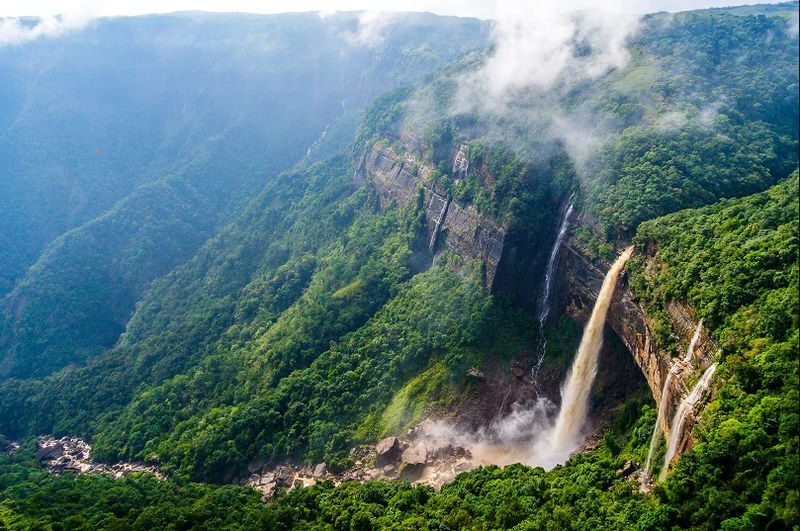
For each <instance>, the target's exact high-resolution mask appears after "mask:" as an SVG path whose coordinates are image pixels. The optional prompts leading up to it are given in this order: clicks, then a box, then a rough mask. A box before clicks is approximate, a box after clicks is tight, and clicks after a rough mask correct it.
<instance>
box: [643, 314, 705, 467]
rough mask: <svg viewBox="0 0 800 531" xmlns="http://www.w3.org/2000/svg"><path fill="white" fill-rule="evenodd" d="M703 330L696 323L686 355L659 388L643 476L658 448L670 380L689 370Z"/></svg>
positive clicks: (668, 397)
mask: <svg viewBox="0 0 800 531" xmlns="http://www.w3.org/2000/svg"><path fill="white" fill-rule="evenodd" d="M702 330H703V320H702V319H700V321H699V322H698V323H697V327H696V328H695V329H694V335H693V336H692V340H691V341H690V342H689V348H688V349H686V355H685V356H684V357H683V359H682V360H681V361H679V362H675V363H673V364H672V367H670V369H669V373H667V377H666V378H665V379H664V385H662V386H661V402H660V403H659V405H658V417H657V418H656V425H655V426H653V435H652V436H651V437H650V450H649V451H648V452H647V463H646V464H645V466H644V472H645V474H650V467H651V466H652V464H653V455H654V454H655V451H656V447H657V446H658V435H659V433H660V432H661V424H662V423H663V421H664V419H665V418H666V416H667V408H669V399H670V391H671V389H672V380H674V379H675V376H677V374H678V371H680V369H681V368H687V369H689V368H691V367H692V359H693V355H694V349H695V348H696V347H697V342H698V340H699V339H700V332H701V331H702Z"/></svg>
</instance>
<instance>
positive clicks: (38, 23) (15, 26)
mask: <svg viewBox="0 0 800 531" xmlns="http://www.w3.org/2000/svg"><path fill="white" fill-rule="evenodd" d="M90 20H91V19H90V17H88V16H84V15H59V16H47V17H40V18H38V19H29V20H23V19H20V18H3V19H0V47H2V46H12V45H19V44H25V43H26V42H30V41H34V40H36V39H40V38H46V37H60V36H62V35H65V34H67V33H70V32H72V31H77V30H80V29H83V28H84V27H86V25H87V24H88V23H89V21H90Z"/></svg>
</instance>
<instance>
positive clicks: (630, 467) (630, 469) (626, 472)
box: [617, 461, 638, 478]
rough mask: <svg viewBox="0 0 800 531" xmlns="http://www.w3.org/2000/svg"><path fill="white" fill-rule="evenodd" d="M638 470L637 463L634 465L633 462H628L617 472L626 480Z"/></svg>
mask: <svg viewBox="0 0 800 531" xmlns="http://www.w3.org/2000/svg"><path fill="white" fill-rule="evenodd" d="M637 468H638V465H637V463H634V462H633V461H626V462H625V464H624V465H623V466H622V468H620V469H619V470H617V474H620V475H621V476H622V477H625V478H626V477H628V476H630V475H631V474H633V473H634V472H636V469H637Z"/></svg>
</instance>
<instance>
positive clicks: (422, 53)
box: [0, 13, 486, 378]
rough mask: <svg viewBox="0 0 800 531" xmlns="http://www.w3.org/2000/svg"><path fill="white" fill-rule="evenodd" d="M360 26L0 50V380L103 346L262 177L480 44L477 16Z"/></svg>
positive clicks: (285, 26) (77, 41)
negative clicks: (372, 29)
mask: <svg viewBox="0 0 800 531" xmlns="http://www.w3.org/2000/svg"><path fill="white" fill-rule="evenodd" d="M358 24H359V22H358V18H357V16H356V15H355V14H341V15H339V16H336V17H331V18H329V19H326V20H324V21H323V20H322V19H321V18H320V17H319V16H317V15H316V14H305V15H277V16H256V15H220V16H217V17H214V16H208V15H203V14H197V13H194V14H193V13H183V14H174V15H158V16H147V17H135V18H115V19H102V20H100V21H97V22H96V23H94V24H93V25H91V26H90V27H89V28H87V29H86V30H85V31H82V32H79V33H76V34H74V35H67V36H65V37H64V38H60V39H57V40H44V41H35V42H33V43H31V44H28V45H26V46H24V47H22V48H16V47H9V48H3V49H0V75H2V76H3V78H2V80H0V84H2V85H3V87H4V89H3V90H4V91H5V92H6V93H7V97H3V98H0V114H2V115H3V117H4V118H3V120H4V122H3V123H2V124H0V158H2V160H3V161H4V172H3V177H2V180H0V211H2V212H3V213H4V214H5V215H3V216H2V218H0V235H1V236H0V238H2V240H0V295H5V298H4V299H2V301H0V378H7V377H11V376H13V377H18V378H25V377H29V376H36V377H42V376H46V375H48V374H50V373H52V372H54V371H56V370H58V369H61V368H63V367H65V366H68V365H71V364H76V365H83V364H85V362H86V361H87V360H88V359H90V358H92V357H93V356H95V355H97V354H99V353H100V352H102V351H104V350H106V349H108V348H109V347H111V346H113V345H114V343H116V341H117V339H118V338H119V335H120V333H121V332H122V331H123V330H124V329H125V326H126V323H127V321H128V319H129V318H130V316H131V315H132V313H133V311H134V307H135V304H136V302H137V301H138V300H139V299H140V297H141V296H142V295H143V294H144V293H145V291H146V290H147V289H148V286H149V284H150V282H151V281H153V280H155V279H157V278H160V277H162V276H164V275H165V274H166V273H168V272H169V271H171V270H172V269H174V268H175V267H176V266H178V265H180V264H181V263H183V262H185V261H186V260H188V259H189V258H191V257H192V256H193V255H194V254H195V252H196V251H197V250H198V249H199V248H200V247H201V246H202V245H203V243H205V242H206V241H207V240H208V239H209V238H210V237H211V236H212V235H213V234H214V233H215V232H217V231H218V230H219V229H220V228H221V227H223V226H225V224H227V223H228V222H230V221H232V220H233V219H235V218H236V217H237V216H238V215H239V214H240V213H241V211H242V209H243V208H244V207H245V206H246V205H247V204H248V203H249V202H250V201H251V200H252V198H253V196H255V195H257V194H258V192H259V191H261V189H262V188H263V187H264V185H265V183H267V182H269V181H270V180H272V179H273V178H274V177H275V176H276V175H277V174H279V173H280V172H282V171H284V170H287V169H288V168H290V167H292V166H293V165H295V164H297V163H298V162H299V161H301V159H303V158H304V157H307V158H308V159H309V160H314V159H315V158H317V157H322V158H325V157H327V156H329V155H326V154H330V153H331V152H333V153H336V152H338V151H340V150H342V149H344V148H345V147H346V145H347V143H348V142H349V141H350V138H351V137H352V134H353V131H354V128H355V125H356V124H357V123H358V119H359V118H358V117H359V114H360V113H361V112H362V111H363V109H364V107H365V106H366V105H367V104H368V103H369V102H370V101H371V100H372V99H373V98H374V97H375V96H377V95H379V94H380V93H382V92H383V91H386V90H389V89H392V88H394V87H397V86H400V85H406V84H413V83H414V82H416V81H419V80H420V79H421V78H423V77H424V76H425V75H428V74H430V73H431V72H432V71H433V70H435V69H436V68H439V67H441V66H442V65H444V64H446V63H447V62H449V61H450V60H452V59H454V58H455V57H457V56H459V55H461V54H463V53H464V52H466V51H468V50H470V49H473V48H476V47H480V46H483V45H484V42H485V38H486V34H485V30H484V24H483V23H481V22H479V21H477V20H468V19H452V18H436V17H433V16H430V17H428V16H425V15H405V16H402V17H401V16H398V17H396V18H395V20H394V21H391V23H389V24H388V26H387V28H386V31H385V34H386V35H385V38H384V40H383V41H381V42H376V43H362V42H360V41H358V40H357V39H356V36H357V35H358V31H359V29H358V28H359V26H358ZM109 42H113V43H114V46H108V45H107V43H109ZM451 42H457V43H458V44H457V45H456V46H453V45H451ZM56 58H57V60H56ZM121 65H124V67H123V66H121ZM230 80H236V82H235V83H232V82H230ZM354 87H355V88H354ZM323 133H324V134H323ZM320 138H322V141H321V142H317V140H318V139H320ZM312 146H313V148H314V149H313V150H312V149H311V147H312ZM312 151H313V153H312Z"/></svg>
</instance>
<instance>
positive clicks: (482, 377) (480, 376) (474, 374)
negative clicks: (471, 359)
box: [467, 368, 486, 382]
mask: <svg viewBox="0 0 800 531" xmlns="http://www.w3.org/2000/svg"><path fill="white" fill-rule="evenodd" d="M467 375H468V376H470V377H471V378H474V379H476V380H479V381H481V382H482V381H484V380H486V375H485V374H483V372H481V371H479V370H478V369H475V368H472V369H470V370H468V371H467Z"/></svg>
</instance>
